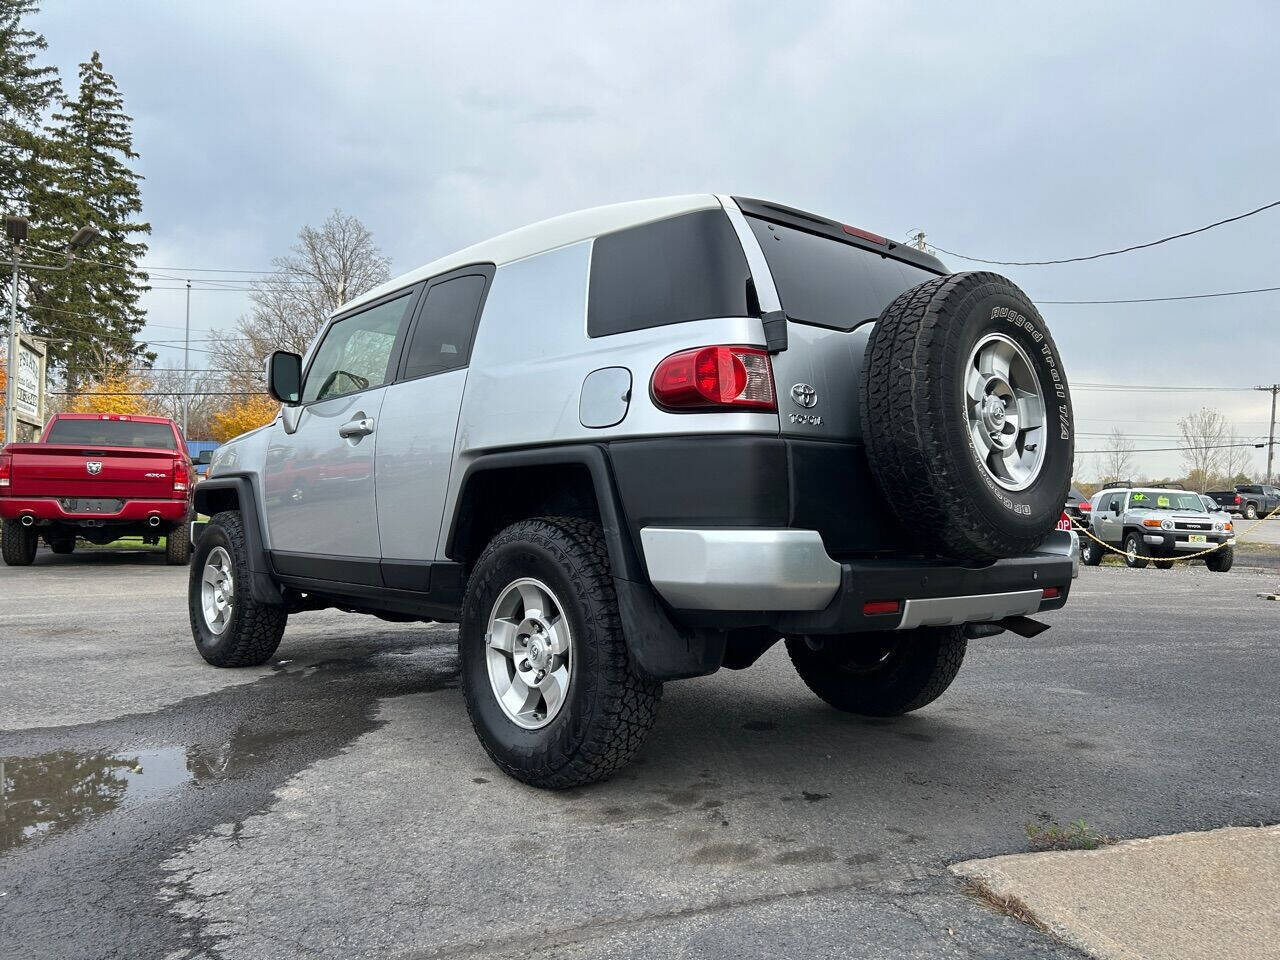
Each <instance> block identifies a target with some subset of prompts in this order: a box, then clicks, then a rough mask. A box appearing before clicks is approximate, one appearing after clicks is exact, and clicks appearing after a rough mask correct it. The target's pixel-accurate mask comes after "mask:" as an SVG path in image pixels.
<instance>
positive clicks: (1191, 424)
mask: <svg viewBox="0 0 1280 960" xmlns="http://www.w3.org/2000/svg"><path fill="white" fill-rule="evenodd" d="M1178 432H1179V433H1181V434H1182V438H1181V439H1180V440H1179V441H1178V447H1179V449H1180V453H1181V456H1182V462H1183V464H1184V465H1185V466H1186V468H1187V478H1188V480H1189V481H1190V482H1191V485H1192V486H1194V487H1198V488H1199V489H1200V491H1201V492H1202V493H1203V492H1204V491H1205V490H1208V489H1209V484H1210V483H1211V481H1212V480H1213V479H1214V478H1215V477H1216V476H1217V475H1218V474H1219V473H1220V472H1221V464H1222V454H1223V451H1224V449H1225V447H1224V444H1225V443H1226V442H1227V440H1226V437H1227V418H1226V417H1224V416H1223V415H1222V412H1221V411H1219V410H1215V409H1213V408H1212V407H1201V408H1200V409H1199V410H1197V411H1196V412H1195V413H1192V414H1189V415H1187V416H1185V417H1183V418H1182V419H1181V420H1179V421H1178Z"/></svg>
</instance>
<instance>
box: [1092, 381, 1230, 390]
mask: <svg viewBox="0 0 1280 960" xmlns="http://www.w3.org/2000/svg"><path fill="white" fill-rule="evenodd" d="M1071 389H1072V390H1086V391H1087V390H1098V391H1114V392H1121V393H1199V392H1207V393H1240V392H1248V391H1250V390H1252V389H1253V387H1215V386H1196V387H1175V386H1165V385H1163V384H1149V383H1085V382H1081V383H1073V384H1071Z"/></svg>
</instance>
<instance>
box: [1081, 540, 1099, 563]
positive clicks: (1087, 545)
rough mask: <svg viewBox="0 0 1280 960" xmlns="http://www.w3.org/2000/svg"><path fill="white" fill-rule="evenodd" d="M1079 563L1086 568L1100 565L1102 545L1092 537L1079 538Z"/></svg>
mask: <svg viewBox="0 0 1280 960" xmlns="http://www.w3.org/2000/svg"><path fill="white" fill-rule="evenodd" d="M1080 562H1081V563H1083V564H1084V565H1085V566H1086V567H1096V566H1098V564H1100V563H1102V545H1101V544H1100V543H1098V542H1097V541H1096V540H1094V539H1093V538H1092V537H1089V536H1086V535H1083V534H1082V535H1081V537H1080Z"/></svg>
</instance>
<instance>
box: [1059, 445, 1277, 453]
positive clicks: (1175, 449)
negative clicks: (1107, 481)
mask: <svg viewBox="0 0 1280 960" xmlns="http://www.w3.org/2000/svg"><path fill="white" fill-rule="evenodd" d="M1266 445H1267V444H1266V443H1265V442H1263V443H1211V444H1208V445H1207V446H1201V445H1200V444H1194V445H1193V447H1192V449H1195V450H1226V449H1227V448H1229V447H1252V448H1254V449H1255V450H1261V449H1262V448H1263V447H1265V446H1266ZM1188 449H1189V448H1188V447H1186V446H1181V447H1133V448H1131V449H1130V451H1129V452H1130V453H1185V452H1186V451H1187V450H1188ZM1086 453H1115V451H1114V450H1077V451H1076V456H1080V455H1081V454H1086Z"/></svg>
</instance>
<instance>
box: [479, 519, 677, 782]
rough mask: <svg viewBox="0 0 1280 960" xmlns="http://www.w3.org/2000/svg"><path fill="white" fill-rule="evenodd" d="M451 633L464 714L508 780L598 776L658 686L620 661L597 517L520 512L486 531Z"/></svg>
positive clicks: (645, 718)
mask: <svg viewBox="0 0 1280 960" xmlns="http://www.w3.org/2000/svg"><path fill="white" fill-rule="evenodd" d="M458 642H459V647H460V654H461V659H462V693H463V697H464V699H465V700H466V704H467V713H468V714H469V715H470V717H471V724H472V726H473V727H475V731H476V734H477V735H478V736H479V738H480V743H481V744H482V745H483V746H484V748H485V750H486V751H487V752H488V754H489V756H490V757H491V758H492V759H493V762H494V763H496V764H497V765H498V766H499V767H500V768H501V769H502V770H503V772H505V773H507V774H508V775H510V776H512V777H515V778H516V779H517V780H522V781H524V782H525V783H528V784H531V785H533V786H537V787H551V788H556V789H560V788H565V787H574V786H578V785H581V784H585V783H592V782H594V781H597V780H602V779H604V778H606V777H608V776H610V775H611V774H613V773H614V771H616V770H617V769H618V768H619V767H621V766H623V765H624V764H625V763H627V762H628V761H629V760H630V759H631V758H632V757H633V756H635V754H636V751H638V750H639V749H640V746H641V744H642V743H643V742H644V739H645V737H646V736H647V735H648V732H649V729H650V728H651V727H652V726H653V722H654V719H655V717H656V715H657V707H658V701H659V700H660V699H661V696H662V685H661V684H660V683H656V682H654V681H652V680H649V679H648V678H646V677H645V676H643V675H642V674H641V673H640V671H639V669H638V668H637V667H636V665H635V664H634V663H633V662H632V660H631V656H630V653H629V651H628V649H627V644H626V641H625V639H624V638H623V635H622V622H621V619H620V617H619V614H618V601H617V597H616V595H615V593H614V588H613V579H612V577H611V575H610V568H609V552H608V549H607V547H606V546H605V543H604V537H603V534H602V533H601V530H600V527H599V525H598V524H596V523H593V522H591V521H587V520H578V519H570V518H562V517H555V518H539V519H533V520H522V521H520V522H519V523H515V524H512V525H511V526H509V527H507V528H506V529H505V530H503V531H502V532H501V533H499V534H498V535H497V536H496V537H494V538H493V540H492V541H491V542H490V543H489V545H488V546H487V547H486V548H485V550H484V552H483V553H482V554H481V555H480V559H479V560H478V561H477V562H476V565H475V568H474V569H473V570H472V572H471V576H470V579H469V580H468V582H467V589H466V595H465V597H464V599H463V608H462V625H461V629H460V630H459V634H458Z"/></svg>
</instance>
